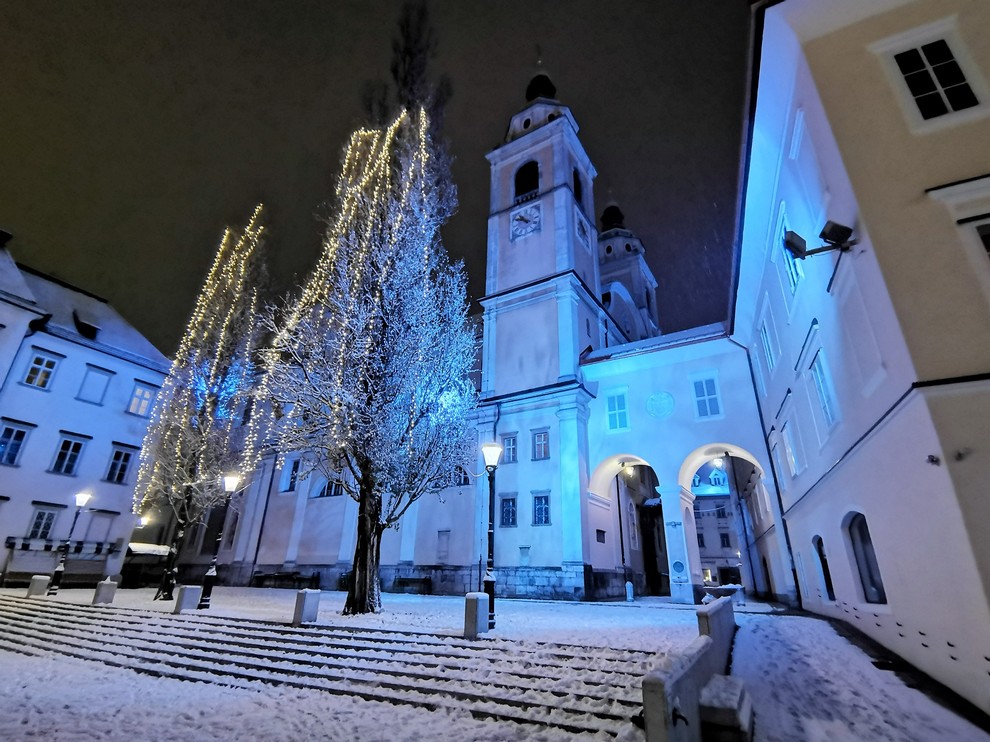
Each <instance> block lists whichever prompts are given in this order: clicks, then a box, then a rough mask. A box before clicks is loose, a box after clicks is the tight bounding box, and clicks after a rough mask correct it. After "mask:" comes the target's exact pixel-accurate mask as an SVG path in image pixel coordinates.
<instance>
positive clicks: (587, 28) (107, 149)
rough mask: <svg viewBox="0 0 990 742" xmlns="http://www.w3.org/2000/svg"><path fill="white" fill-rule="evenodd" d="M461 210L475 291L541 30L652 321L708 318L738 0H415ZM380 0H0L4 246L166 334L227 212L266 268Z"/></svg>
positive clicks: (309, 193) (279, 282)
mask: <svg viewBox="0 0 990 742" xmlns="http://www.w3.org/2000/svg"><path fill="white" fill-rule="evenodd" d="M429 8H430V12H431V15H432V19H433V23H434V26H435V28H436V30H437V33H438V40H439V54H438V56H437V59H436V60H435V62H434V70H435V71H436V72H438V73H439V72H442V73H446V74H447V75H448V76H449V77H450V78H451V80H452V83H453V98H452V99H451V101H450V105H449V107H448V117H447V128H446V131H447V135H448V138H449V139H450V143H451V149H452V151H453V154H454V156H455V158H456V161H455V164H454V179H455V181H456V183H457V185H458V188H459V191H460V210H459V213H458V214H457V215H456V216H455V217H454V219H453V220H452V221H451V222H450V224H449V225H448V226H447V227H446V228H445V230H444V239H445V243H446V246H447V249H448V250H449V251H450V253H451V255H452V256H454V257H455V258H463V259H464V260H465V262H466V263H467V266H468V272H469V275H470V285H469V295H470V296H471V297H472V298H478V297H480V296H482V294H483V292H484V260H485V249H486V245H485V240H486V230H487V225H486V218H487V214H488V195H489V194H488V163H487V161H486V160H485V158H484V155H485V153H486V152H488V151H489V150H490V149H491V148H492V147H493V146H494V145H495V144H496V143H498V142H500V141H501V140H502V138H503V137H504V134H505V129H506V126H507V124H508V121H509V117H510V116H511V115H512V114H513V113H514V112H515V111H517V110H519V109H520V108H522V107H523V105H524V103H525V97H524V92H525V88H526V84H527V82H528V81H529V79H530V77H532V75H533V74H534V73H535V71H536V48H537V45H539V47H540V49H541V50H542V57H543V60H544V64H545V69H546V71H547V73H548V74H549V75H550V76H551V78H552V79H553V81H554V83H555V84H556V86H557V94H558V98H559V99H560V100H561V101H562V102H563V103H565V104H567V105H569V106H570V107H571V110H572V112H573V113H574V116H575V117H576V119H577V121H578V124H579V125H580V126H581V131H580V134H579V136H580V137H581V139H582V141H583V143H584V145H585V148H586V149H587V151H588V153H589V155H590V156H591V159H592V162H594V163H595V166H596V167H597V169H598V173H599V175H598V179H597V180H596V183H595V211H596V217H597V216H600V215H601V211H602V209H603V208H604V207H605V205H606V204H607V203H608V202H609V200H610V199H614V200H615V201H616V202H618V204H619V205H620V207H621V208H622V210H623V212H624V213H625V215H626V226H627V227H628V228H629V229H632V230H633V231H635V232H636V233H637V234H638V235H639V236H640V237H641V238H642V239H643V241H644V243H645V245H646V250H647V260H648V262H649V263H650V266H651V267H652V269H653V271H654V273H655V274H656V275H657V278H658V280H659V281H660V290H659V292H658V298H659V307H660V319H661V325H662V327H663V329H664V331H665V332H670V331H674V330H678V329H683V328H685V327H690V326H695V325H699V324H705V323H708V322H712V321H718V320H721V319H724V318H725V316H726V312H727V297H728V293H727V288H728V282H729V276H730V272H731V266H730V264H731V248H732V240H733V233H734V219H735V216H734V211H735V199H736V192H737V180H738V170H739V156H740V151H741V146H742V121H743V105H744V103H743V101H744V92H745V69H746V64H747V42H748V36H749V29H748V23H749V6H748V3H747V2H745V0H731V1H730V0H718V2H715V1H714V0H711V1H710V2H680V1H675V0H642V1H640V2H601V1H600V0H581V1H575V0H569V1H567V2H564V1H563V0H558V1H556V2H548V1H546V0H525V1H516V0H511V1H507V0H499V2H468V1H466V0H437V1H435V2H430V3H429ZM399 10H400V3H399V2H387V1H385V0H373V1H364V0H362V1H341V0H335V1H333V2H331V1H330V0H324V1H323V2H315V1H312V0H292V2H274V1H272V2H247V1H240V0H239V1H238V2H226V1H222V0H221V1H219V2H206V1H205V0H204V1H203V2H154V3H153V2H146V1H144V0H133V1H130V2H120V1H118V0H112V1H107V2H69V1H68V0H59V1H58V2H36V1H32V2H23V1H22V0H0V29H2V39H3V41H2V42H0V70H2V74H0V101H2V109H0V226H2V227H3V228H5V229H7V230H9V231H11V232H13V233H14V239H13V241H12V242H11V243H10V244H9V248H10V249H11V251H12V252H13V254H14V256H15V257H16V258H17V259H18V260H20V261H22V262H24V263H27V264H29V265H31V266H33V267H35V268H37V269H39V270H42V271H45V272H48V273H52V274H54V275H56V276H58V277H60V278H63V279H65V280H67V281H70V282H72V283H74V284H76V285H79V286H81V287H83V288H85V289H87V290H89V291H92V292H94V293H96V294H99V295H101V296H104V297H105V298H107V299H109V300H110V302H111V303H112V304H113V305H114V306H115V307H116V308H117V309H118V310H119V311H120V312H121V313H122V314H123V315H124V316H125V317H126V318H127V319H128V320H130V321H131V322H132V323H133V324H134V325H136V326H137V328H138V329H139V330H141V331H142V332H144V333H145V334H146V335H147V337H148V338H149V339H150V340H151V341H152V342H153V343H155V344H156V345H157V346H158V347H159V348H160V349H161V350H162V351H163V352H165V353H169V354H170V353H172V352H173V351H174V349H175V347H176V344H177V341H178V337H179V334H180V333H181V331H182V327H183V326H184V324H185V321H186V319H187V317H188V315H189V312H190V311H191V309H192V305H193V301H194V298H195V295H196V292H197V290H198V288H199V286H200V284H201V282H202V280H203V277H204V275H205V272H206V270H207V268H208V267H209V263H210V261H211V260H212V258H213V255H214V252H215V250H216V246H217V242H218V239H219V236H220V234H221V232H222V230H223V227H224V226H225V225H226V224H228V223H229V224H232V225H240V224H243V223H244V222H245V221H246V220H247V218H248V216H249V215H250V213H251V210H252V208H253V206H254V204H255V203H256V202H258V201H263V202H264V203H265V204H266V206H267V209H268V219H267V223H268V226H269V229H270V235H271V236H270V239H269V245H270V248H271V252H272V255H273V274H274V278H275V283H276V286H278V287H279V288H281V289H285V288H288V287H289V286H291V285H292V283H293V280H294V277H295V276H298V277H301V276H303V275H305V273H306V272H307V271H308V270H309V268H310V266H311V265H312V263H313V261H314V260H315V258H316V256H317V254H318V251H319V245H320V237H321V232H322V227H321V223H320V221H319V220H318V215H319V214H321V213H323V210H322V207H321V204H323V203H324V202H325V201H326V199H327V198H328V196H329V194H330V193H331V190H332V187H333V182H334V177H335V173H336V171H337V167H338V160H339V155H340V151H341V148H342V146H343V145H344V143H345V141H346V138H347V135H348V133H349V132H350V130H351V129H353V128H354V127H355V126H357V125H359V124H361V123H362V120H361V116H362V111H361V96H360V91H361V88H362V86H363V85H364V83H365V82H366V81H368V80H372V79H387V78H388V67H389V59H390V56H391V39H392V38H393V36H394V35H395V29H396V19H397V18H398V15H399Z"/></svg>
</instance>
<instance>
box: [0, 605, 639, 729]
mask: <svg viewBox="0 0 990 742" xmlns="http://www.w3.org/2000/svg"><path fill="white" fill-rule="evenodd" d="M0 649H2V650H7V651H13V652H20V653H24V654H41V653H45V652H54V653H58V654H62V655H65V656H69V657H76V658H79V659H83V660H91V661H96V662H102V663H104V664H106V665H110V666H113V667H118V668H122V669H127V670H133V671H135V672H140V673H145V674H149V675H154V676H160V677H168V678H176V679H179V680H187V681H198V682H204V683H218V684H221V685H227V686H235V687H245V688H254V689H257V688H258V682H259V681H260V682H261V683H265V684H271V685H277V686H286V687H291V688H299V689H306V690H313V691H322V692H325V693H331V694H338V695H345V696H352V697H357V698H363V699H366V700H372V701H384V702H388V703H393V704H408V705H412V706H418V707H421V708H424V709H428V710H432V711H435V710H449V711H460V712H464V711H466V712H468V713H470V714H471V715H472V716H473V717H474V718H477V719H492V720H495V721H497V722H506V723H515V724H519V725H523V726H522V728H520V729H519V731H520V732H521V733H525V730H527V729H528V730H531V731H532V732H534V733H535V732H538V731H539V730H543V731H547V730H550V729H555V730H561V731H564V732H567V733H569V734H571V735H574V736H575V737H577V736H584V735H598V736H599V737H602V736H616V735H617V734H618V733H619V731H620V730H621V729H622V728H623V727H625V726H626V725H627V724H628V723H629V721H630V719H631V717H633V716H634V715H636V714H638V713H639V711H640V709H641V708H642V692H641V685H640V681H641V679H642V677H643V675H644V674H645V673H646V672H647V671H648V670H649V669H650V668H651V667H653V666H655V665H656V662H657V659H658V658H657V656H656V655H655V654H651V653H648V652H642V651H636V650H615V649H608V648H601V647H583V646H573V645H565V644H551V643H542V642H521V641H510V640H504V639H479V640H477V641H468V640H465V639H462V638H459V637H454V636H443V635H438V634H420V633H409V632H399V631H388V630H381V629H356V628H352V627H337V626H325V625H321V626H316V627H313V628H293V627H289V626H285V625H282V624H274V623H266V622H262V621H251V620H243V619H234V618H223V617H217V616H211V615H206V614H201V613H196V614H183V615H172V614H166V613H162V612H158V611H143V610H136V609H129V608H118V607H114V606H85V605H76V604H71V603H64V602H56V601H53V600H49V599H40V598H30V599H28V598H18V597H13V596H0Z"/></svg>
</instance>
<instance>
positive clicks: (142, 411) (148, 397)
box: [127, 381, 158, 417]
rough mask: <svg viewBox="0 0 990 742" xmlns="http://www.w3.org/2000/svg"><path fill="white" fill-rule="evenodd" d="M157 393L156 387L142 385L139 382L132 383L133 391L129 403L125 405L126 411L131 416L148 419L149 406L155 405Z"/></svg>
mask: <svg viewBox="0 0 990 742" xmlns="http://www.w3.org/2000/svg"><path fill="white" fill-rule="evenodd" d="M157 393H158V387H154V386H151V385H150V384H143V383H142V382H140V381H136V382H134V391H133V392H132V393H131V402H130V404H128V405H127V411H128V412H130V413H131V414H132V415H140V416H141V417H148V415H150V414H151V406H152V405H153V404H154V403H155V395H156V394H157Z"/></svg>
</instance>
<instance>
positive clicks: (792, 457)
mask: <svg viewBox="0 0 990 742" xmlns="http://www.w3.org/2000/svg"><path fill="white" fill-rule="evenodd" d="M780 439H781V440H782V441H783V442H784V458H785V459H786V460H787V470H788V471H789V472H790V474H791V477H796V476H797V475H798V472H800V471H801V459H800V456H799V453H798V447H797V441H796V439H795V437H794V430H793V426H792V425H791V424H790V422H785V423H784V424H783V425H782V426H781V428H780Z"/></svg>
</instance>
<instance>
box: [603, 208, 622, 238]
mask: <svg viewBox="0 0 990 742" xmlns="http://www.w3.org/2000/svg"><path fill="white" fill-rule="evenodd" d="M601 220H602V231H603V232H607V231H608V230H610V229H625V228H626V225H625V216H624V215H623V213H622V211H621V210H620V209H619V207H618V206H616V205H615V204H614V203H613V204H609V205H608V206H606V207H605V211H603V212H602V217H601Z"/></svg>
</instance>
